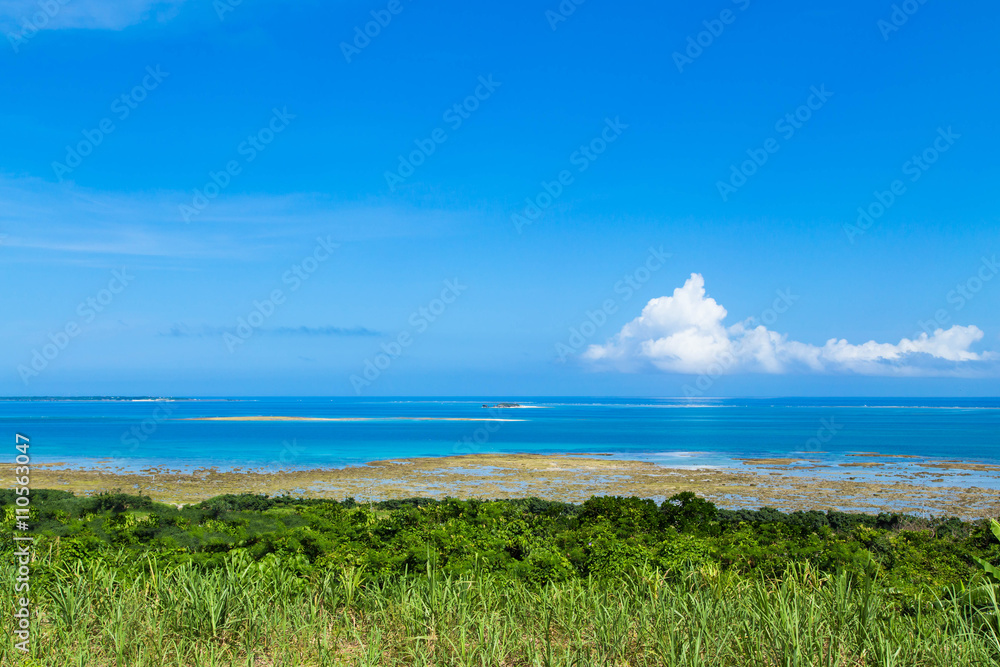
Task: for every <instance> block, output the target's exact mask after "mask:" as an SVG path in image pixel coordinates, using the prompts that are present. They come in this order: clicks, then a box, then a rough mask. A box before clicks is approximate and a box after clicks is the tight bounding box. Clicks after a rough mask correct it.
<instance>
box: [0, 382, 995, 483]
mask: <svg viewBox="0 0 1000 667" xmlns="http://www.w3.org/2000/svg"><path fill="white" fill-rule="evenodd" d="M498 400H502V401H517V402H519V403H521V404H523V405H529V406H533V407H531V408H508V409H500V410H496V409H483V407H482V405H483V403H488V404H491V405H492V404H495V403H496V402H497V401H498ZM247 415H283V416H307V417H376V418H383V420H382V421H363V422H271V423H262V422H205V421H186V419H190V418H193V417H231V416H247ZM406 417H460V418H476V419H478V418H483V417H491V418H501V419H518V420H523V421H513V422H463V421H452V422H447V421H403V420H399V421H396V419H399V418H406ZM0 428H2V430H3V431H4V432H6V433H7V434H8V437H9V438H10V442H11V444H12V445H13V442H14V434H15V432H19V433H22V434H25V435H27V436H29V437H30V438H31V452H32V454H33V460H34V461H35V462H38V463H44V462H48V463H56V462H61V463H65V464H67V465H71V466H77V465H92V464H93V463H95V462H100V463H103V464H111V465H114V466H115V467H124V468H127V469H138V468H144V467H148V466H154V465H155V466H168V467H170V468H172V469H187V468H191V467H202V466H218V467H220V468H224V469H231V468H242V467H266V468H271V469H277V468H291V467H296V468H313V467H342V466H347V465H358V464H363V463H365V462H369V461H375V460H382V459H389V458H403V457H416V456H447V455H453V454H467V453H474V452H483V453H498V452H499V453H503V452H533V453H560V452H593V453H598V452H600V453H609V454H611V455H613V456H615V457H620V458H629V459H640V460H648V461H654V462H656V463H659V464H661V465H665V466H671V467H677V466H683V467H687V466H733V465H742V464H741V463H740V462H739V461H738V460H737V459H740V458H809V459H812V460H815V461H819V462H820V463H821V464H822V465H824V466H829V467H832V468H836V469H839V470H840V471H844V470H845V468H842V467H840V466H841V465H842V464H844V463H850V462H864V461H882V462H887V463H891V464H894V465H896V466H897V468H898V466H899V465H907V466H910V465H919V464H920V463H928V462H930V463H934V462H938V461H940V460H951V461H954V460H961V461H967V462H976V463H988V464H997V465H1000V399H884V398H883V399H864V398H862V399H858V398H811V399H711V400H709V399H697V400H690V399H652V398H648V399H647V398H642V399H622V398H613V399H612V398H553V397H546V398H538V399H530V398H518V397H513V398H511V397H504V398H500V399H497V398H489V399H475V400H472V399H465V398H463V399H448V398H441V399H427V398H413V399H408V398H385V399H350V398H281V399H274V398H260V399H194V400H174V401H169V402H152V401H136V400H89V401H84V400H0ZM11 451H12V452H13V446H12V447H11ZM868 452H876V453H879V454H882V455H908V456H917V457H921V458H920V459H906V460H902V459H899V460H895V461H892V460H889V459H884V458H874V457H872V458H869V457H867V456H850V455H851V454H858V453H868ZM851 470H852V474H853V472H854V471H856V473H857V474H858V475H859V476H860V475H870V474H875V473H873V472H872V471H871V470H870V469H869V470H865V469H860V468H852V469H851ZM808 473H809V474H815V473H816V471H815V470H809V471H808ZM803 474H805V471H804V472H803ZM963 474H964V477H965V479H964V481H963V486H967V485H969V484H976V485H978V486H983V487H988V488H1000V479H998V475H996V474H992V473H982V472H975V473H963ZM927 483H932V482H930V481H928V482H927Z"/></svg>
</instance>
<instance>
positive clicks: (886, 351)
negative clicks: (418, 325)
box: [583, 273, 997, 376]
mask: <svg viewBox="0 0 1000 667" xmlns="http://www.w3.org/2000/svg"><path fill="white" fill-rule="evenodd" d="M726 315H727V312H726V309H725V308H723V307H722V305H720V304H719V303H718V302H716V301H715V299H713V298H711V297H709V296H707V295H706V292H705V280H704V278H703V277H702V276H701V275H700V274H697V273H694V274H691V277H690V278H689V279H688V280H687V281H686V282H685V283H684V286H683V287H678V288H677V289H675V290H674V292H673V295H672V296H663V297H659V298H657V299H653V300H651V301H650V302H649V303H647V304H646V306H645V308H643V310H642V314H640V315H639V317H637V318H635V319H634V320H632V321H631V322H629V323H628V324H626V325H625V326H624V327H622V329H621V331H619V332H618V333H617V334H616V335H615V336H613V337H612V338H611V339H610V340H608V342H607V343H605V344H604V345H591V346H590V347H589V348H588V349H587V351H586V352H585V353H584V354H583V358H584V359H585V360H586V361H587V362H589V363H590V364H592V365H594V366H595V367H597V368H603V369H616V370H624V371H634V370H640V369H641V368H642V367H643V366H652V367H653V368H655V369H658V370H660V371H664V372H670V373H690V374H699V373H710V374H723V373H791V372H811V373H857V374H861V375H903V376H938V375H954V376H968V375H972V374H980V373H983V372H984V371H985V370H987V369H988V368H989V367H992V366H993V363H992V362H994V361H995V360H996V359H997V355H996V354H994V353H991V352H982V353H977V352H974V351H972V349H971V348H972V346H973V344H975V343H977V342H979V341H980V340H982V338H983V332H982V330H981V329H979V328H978V327H976V326H973V325H969V326H958V325H956V326H952V327H951V328H949V329H938V330H936V331H935V332H934V333H933V334H930V335H928V334H927V333H922V334H920V335H919V336H916V337H914V338H913V339H910V338H903V339H902V340H900V341H899V342H898V343H877V342H875V341H868V342H867V343H861V344H851V343H849V342H848V341H846V340H843V339H837V338H831V339H830V340H828V341H827V342H826V344H825V345H821V346H817V345H811V344H808V343H801V342H798V341H794V340H788V337H787V335H783V334H779V333H777V332H774V331H770V330H769V329H767V327H765V326H763V325H757V324H756V323H755V322H753V321H752V320H745V321H743V322H737V323H736V324H733V325H732V326H729V327H726V326H724V325H723V320H724V319H725V317H726Z"/></svg>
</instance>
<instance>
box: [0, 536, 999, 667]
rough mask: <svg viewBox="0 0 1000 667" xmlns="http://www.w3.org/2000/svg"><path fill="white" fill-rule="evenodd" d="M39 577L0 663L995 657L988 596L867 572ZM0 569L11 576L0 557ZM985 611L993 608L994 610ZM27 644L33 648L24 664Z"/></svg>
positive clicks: (153, 568) (242, 566)
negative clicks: (536, 577)
mask: <svg viewBox="0 0 1000 667" xmlns="http://www.w3.org/2000/svg"><path fill="white" fill-rule="evenodd" d="M50 558H51V557H50V556H49V555H45V554H42V555H41V557H40V560H39V561H38V562H37V563H36V564H35V566H36V567H35V570H36V578H35V579H33V582H34V585H33V588H34V590H35V596H36V598H37V599H35V600H34V603H33V604H34V611H35V612H36V617H35V618H34V620H33V627H32V653H31V656H30V657H29V658H28V659H24V658H23V657H21V656H20V655H19V654H18V653H17V652H15V651H14V650H13V649H12V646H13V643H14V641H15V639H14V638H13V635H12V634H11V628H10V624H9V623H4V624H3V627H4V631H3V632H4V635H3V637H2V648H0V663H2V664H3V665H15V664H19V663H22V664H33V665H53V666H58V667H66V666H79V667H84V666H86V667H104V666H111V665H115V666H117V667H126V666H127V667H160V666H161V665H177V666H181V665H205V666H209V665H248V666H263V665H274V666H277V665H281V666H282V667H285V666H287V667H292V666H296V665H356V666H369V665H380V666H382V665H386V666H392V665H413V666H424V665H449V666H450V665H455V666H469V667H472V666H477V667H500V666H506V665H525V666H536V665H537V666H544V667H551V666H556V665H560V666H566V667H582V666H587V665H594V666H597V665H601V666H605V665H607V666H625V665H628V666H635V667H638V666H645V665H690V666H692V667H694V666H705V667H708V666H730V665H748V666H749V665H753V666H755V667H756V666H770V665H773V666H776V667H777V666H781V667H786V666H787V667H797V666H800V665H801V666H806V665H809V666H813V665H815V666H823V667H827V666H833V665H865V666H868V665H884V666H886V667H889V666H894V665H900V666H902V665H908V666H910V665H940V666H942V667H945V666H948V667H951V666H954V665H993V664H997V662H998V661H1000V639H998V633H997V627H996V618H997V616H996V612H997V593H996V590H995V588H990V589H988V590H989V591H990V592H991V594H992V598H991V600H992V603H991V604H989V603H987V604H983V603H982V601H981V600H978V601H976V602H973V601H972V600H971V599H968V598H967V597H966V598H963V597H962V595H961V594H957V595H954V596H952V597H951V599H948V600H944V601H942V600H939V599H937V598H936V597H935V596H933V595H931V594H928V596H927V597H926V599H911V600H903V601H902V602H901V600H900V598H899V596H898V595H895V594H893V593H892V591H889V590H886V589H884V588H883V587H881V586H880V585H879V583H878V582H876V581H872V580H870V579H854V578H851V577H850V576H847V575H824V574H821V573H818V572H816V571H814V570H811V569H809V568H808V567H803V566H795V567H792V568H790V569H789V570H788V571H787V572H786V573H785V574H784V576H783V577H781V578H778V579H774V580H767V579H763V578H759V577H757V578H754V577H742V576H737V575H735V574H733V573H731V572H724V571H721V570H719V569H718V568H716V567H713V566H707V567H703V568H701V569H691V570H688V571H686V572H683V573H672V574H671V575H670V576H664V574H663V573H661V572H657V571H654V570H651V569H644V568H640V569H635V570H633V571H632V572H631V573H630V574H628V575H626V576H624V577H622V578H620V579H616V580H608V581H596V580H593V579H576V580H572V581H568V582H565V583H560V584H550V585H548V586H545V587H541V588H538V587H532V586H530V585H527V584H524V583H521V582H519V581H512V580H509V579H500V578H496V577H495V576H493V575H490V574H488V573H480V574H476V575H470V576H464V577H452V576H445V575H442V574H440V573H439V572H437V571H435V570H434V569H433V568H430V567H428V568H427V570H426V571H424V572H419V573H409V574H407V575H406V576H403V577H394V578H376V577H370V576H368V575H367V574H366V573H365V572H364V571H362V570H358V569H348V570H327V571H324V572H322V574H314V575H312V576H311V578H310V579H308V580H307V579H304V578H301V577H299V576H297V575H296V574H295V564H294V562H289V561H280V560H278V559H277V558H274V557H268V558H265V559H264V560H263V561H260V562H254V561H253V560H251V559H250V558H249V557H248V556H246V555H245V554H244V553H242V552H234V553H233V554H232V555H231V556H230V557H229V558H228V559H227V560H226V563H225V566H224V567H222V568H215V569H202V568H198V567H194V566H192V565H190V564H186V565H181V566H173V567H166V566H164V565H162V564H161V563H160V562H158V561H157V560H156V559H155V557H151V556H144V557H141V558H138V559H137V558H136V557H135V556H134V555H133V554H131V553H130V552H126V551H123V552H122V553H121V554H119V555H118V556H117V557H116V558H111V559H110V560H107V561H105V560H91V561H86V562H83V561H79V560H76V561H72V562H70V563H61V562H53V561H52V560H50ZM0 577H3V578H4V579H5V580H8V581H11V580H13V569H12V567H11V566H10V565H9V564H7V563H5V564H4V565H3V566H2V567H0ZM991 614H992V616H991ZM29 660H30V662H29Z"/></svg>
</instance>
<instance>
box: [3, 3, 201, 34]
mask: <svg viewBox="0 0 1000 667" xmlns="http://www.w3.org/2000/svg"><path fill="white" fill-rule="evenodd" d="M183 3H184V0H114V1H113V2H109V1H108V0H68V1H67V0H51V2H41V1H40V0H0V29H2V30H3V31H4V32H5V33H6V32H11V31H14V30H18V31H19V30H21V29H23V28H24V25H23V22H24V21H30V22H31V23H32V25H34V26H35V27H36V28H38V29H40V30H65V29H73V28H76V29H89V30H122V29H123V28H127V27H128V26H130V25H135V24H137V23H142V22H143V21H148V20H156V21H168V20H170V19H172V18H173V17H174V16H176V15H177V12H178V10H179V9H180V6H181V5H182V4H183ZM36 15H41V16H45V17H46V19H45V20H38V19H35V18H33V17H35V16H36Z"/></svg>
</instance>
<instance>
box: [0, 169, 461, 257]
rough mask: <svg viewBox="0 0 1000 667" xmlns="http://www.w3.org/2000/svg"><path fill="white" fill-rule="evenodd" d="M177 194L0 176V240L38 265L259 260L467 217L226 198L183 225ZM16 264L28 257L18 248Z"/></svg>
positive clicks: (320, 198) (415, 232) (303, 197)
mask: <svg viewBox="0 0 1000 667" xmlns="http://www.w3.org/2000/svg"><path fill="white" fill-rule="evenodd" d="M186 197H190V194H189V193H188V194H185V193H182V192H171V191H159V192H139V193H121V192H99V191H93V190H89V189H87V188H82V187H79V186H77V185H75V184H73V183H70V182H66V183H60V184H57V183H51V182H48V181H43V180H41V179H38V178H10V177H4V176H0V228H2V229H3V230H4V232H5V233H6V234H7V238H6V240H5V245H7V246H9V247H12V248H21V249H23V250H24V251H28V252H30V251H34V252H35V253H37V254H44V256H45V258H46V260H47V261H62V262H76V261H79V260H80V258H84V259H85V260H87V261H90V262H93V261H96V260H97V259H99V258H102V257H104V258H109V259H111V260H113V261H115V262H118V261H121V259H122V257H133V258H145V259H147V260H148V261H151V262H152V261H156V260H158V259H159V260H167V259H179V260H199V259H236V260H240V259H246V260H252V259H260V258H261V257H268V256H272V255H274V253H276V252H284V251H286V250H287V251H288V252H290V253H292V254H294V253H298V252H301V246H302V242H303V239H309V240H310V241H311V239H312V238H314V236H316V235H318V234H323V235H324V236H325V235H332V236H334V237H335V238H336V239H337V240H338V241H339V242H352V241H368V240H374V239H383V238H399V237H426V236H434V235H437V234H441V233H446V230H448V229H458V228H459V227H460V226H461V224H462V222H463V220H467V218H468V215H466V214H459V213H454V212H448V211H438V210H416V209H407V208H400V207H397V206H392V205H387V204H385V205H384V204H380V203H378V202H374V203H372V204H368V205H361V204H357V203H353V202H346V203H345V202H337V201H333V200H332V199H331V198H330V197H328V196H326V195H322V194H317V193H296V194H276V195H240V194H233V195H231V196H228V197H226V198H225V199H223V198H220V199H218V200H217V201H215V202H213V205H212V206H211V207H209V208H208V209H206V210H205V211H204V212H203V213H202V214H201V215H200V216H199V220H198V222H196V223H190V224H185V223H183V222H182V221H181V219H180V216H179V214H178V202H181V201H185V198H186ZM21 257H22V259H23V261H33V260H34V259H35V257H34V256H31V257H29V256H27V255H25V254H22V256H21Z"/></svg>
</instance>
